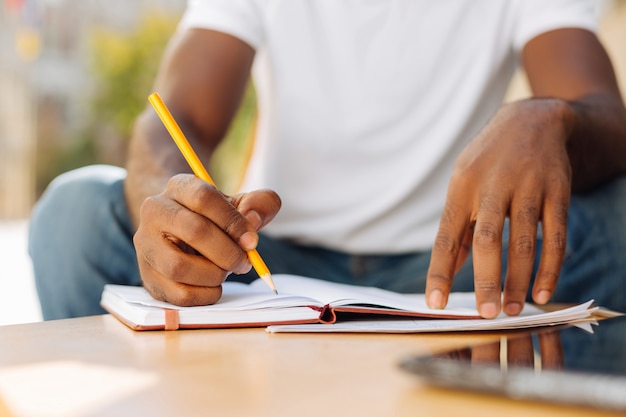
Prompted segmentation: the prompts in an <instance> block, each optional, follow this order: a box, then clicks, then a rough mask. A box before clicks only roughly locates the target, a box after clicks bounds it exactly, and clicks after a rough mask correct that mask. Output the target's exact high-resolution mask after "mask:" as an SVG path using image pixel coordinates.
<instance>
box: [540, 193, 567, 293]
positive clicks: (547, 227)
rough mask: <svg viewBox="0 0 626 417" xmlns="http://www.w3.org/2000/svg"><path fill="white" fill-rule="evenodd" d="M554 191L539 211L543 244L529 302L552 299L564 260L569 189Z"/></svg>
mask: <svg viewBox="0 0 626 417" xmlns="http://www.w3.org/2000/svg"><path fill="white" fill-rule="evenodd" d="M563 188H564V187H560V189H556V190H555V191H554V192H553V193H551V194H550V195H548V196H547V197H546V201H545V207H544V210H543V219H542V231H543V245H542V249H541V260H540V261H539V269H538V270H537V275H536V277H535V284H534V286H533V300H534V301H535V302H536V303H538V304H545V303H547V302H548V301H549V300H550V297H552V293H553V292H554V289H555V287H556V283H557V279H558V277H559V274H560V272H561V265H562V264H563V259H564V258H565V248H566V235H567V212H568V208H569V196H570V194H569V190H564V189H563Z"/></svg>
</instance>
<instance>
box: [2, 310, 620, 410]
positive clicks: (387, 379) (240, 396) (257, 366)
mask: <svg viewBox="0 0 626 417" xmlns="http://www.w3.org/2000/svg"><path fill="white" fill-rule="evenodd" d="M498 338H499V335H496V334H491V335H477V334H473V335H349V334H343V335H342V334H318V335H315V334H312V335H298V334H268V333H266V332H265V331H264V329H233V330H188V331H173V332H133V331H132V330H130V329H128V328H126V327H125V326H123V325H122V324H120V323H119V322H118V321H117V320H116V319H115V318H113V317H112V316H109V315H103V316H94V317H86V318H80V319H70V320H58V321H51V322H43V323H32V324H24V325H13V326H0V416H1V417H5V416H11V417H17V416H23V415H24V416H26V415H28V416H32V417H35V416H64V417H70V416H117V417H122V416H150V417H156V416H208V415H215V416H221V417H225V416H316V417H321V416H342V417H343V416H345V417H348V416H398V417H401V416H464V417H471V416H480V417H485V416H489V415H498V416H507V417H515V416H524V417H526V416H529V415H532V416H533V417H540V416H567V417H576V416H592V415H593V416H599V415H611V414H608V413H602V412H598V411H594V410H584V409H575V408H570V407H560V406H554V405H547V404H539V403H530V402H522V401H514V400H507V399H503V398H496V397H491V396H486V395H477V394H469V393H461V392H456V391H447V390H441V389H435V388H430V387H427V386H425V385H423V384H421V383H420V382H419V381H418V380H417V379H415V378H413V377H411V376H410V375H407V374H405V373H404V372H402V371H401V370H399V368H398V366H397V364H398V361H399V360H400V359H401V358H403V357H405V356H406V355H412V354H416V353H430V352H438V351H442V350H445V349H448V348H461V347H465V346H467V345H469V344H471V343H475V342H482V341H484V342H489V341H494V340H497V339H498Z"/></svg>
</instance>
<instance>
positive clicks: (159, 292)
mask: <svg viewBox="0 0 626 417" xmlns="http://www.w3.org/2000/svg"><path fill="white" fill-rule="evenodd" d="M188 256H191V257H193V256H194V255H188ZM196 258H199V257H197V256H196ZM199 259H200V258H199ZM190 269H192V270H193V269H194V268H190ZM139 272H140V273H141V277H142V282H143V286H144V288H145V289H146V291H148V293H150V295H152V297H154V298H155V299H157V300H161V301H165V302H168V303H171V304H174V305H179V306H185V307H192V306H200V305H209V304H215V303H216V302H217V301H218V300H219V299H220V297H221V296H222V287H221V282H222V281H223V280H224V279H225V278H226V274H225V273H224V272H223V271H222V273H221V275H220V279H219V280H216V283H217V285H215V286H195V285H189V284H185V283H182V282H177V281H172V280H171V279H169V278H168V277H167V276H165V275H163V274H161V273H160V272H159V270H158V269H157V268H153V267H152V265H151V264H149V263H145V262H140V263H139Z"/></svg>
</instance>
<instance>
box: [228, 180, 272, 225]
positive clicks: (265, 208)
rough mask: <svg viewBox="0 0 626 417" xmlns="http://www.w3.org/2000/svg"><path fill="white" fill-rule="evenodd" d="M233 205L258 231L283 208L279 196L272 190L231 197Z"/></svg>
mask: <svg viewBox="0 0 626 417" xmlns="http://www.w3.org/2000/svg"><path fill="white" fill-rule="evenodd" d="M231 199H232V201H231V203H232V204H233V206H235V207H236V208H237V210H238V211H239V212H240V213H241V214H242V215H243V216H244V217H245V218H246V220H248V222H249V223H250V224H251V225H252V227H254V228H255V229H256V230H257V231H259V230H261V229H262V228H263V227H264V226H265V225H267V224H268V223H269V222H270V221H272V219H273V218H274V217H275V216H276V214H277V213H278V211H279V210H280V207H281V200H280V197H279V196H278V194H276V193H275V192H274V191H271V190H256V191H251V192H249V193H241V194H237V195H235V196H233V197H231Z"/></svg>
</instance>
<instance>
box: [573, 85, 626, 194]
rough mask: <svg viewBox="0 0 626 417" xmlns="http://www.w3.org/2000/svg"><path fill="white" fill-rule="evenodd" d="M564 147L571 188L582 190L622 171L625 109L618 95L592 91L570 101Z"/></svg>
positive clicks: (625, 146) (625, 171)
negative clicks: (567, 135) (591, 93)
mask: <svg viewBox="0 0 626 417" xmlns="http://www.w3.org/2000/svg"><path fill="white" fill-rule="evenodd" d="M568 103H569V107H570V109H571V110H572V112H573V116H574V117H573V118H572V129H571V133H570V135H569V137H568V140H567V151H568V155H569V159H570V164H571V166H572V191H573V192H575V193H584V192H587V191H590V190H592V189H593V188H594V187H596V186H598V185H600V184H602V183H604V182H606V181H609V180H611V179H613V178H615V177H617V176H619V175H624V174H626V109H625V108H624V104H623V103H622V101H621V98H619V97H615V96H613V95H610V96H609V95H594V96H588V97H584V98H582V99H580V100H576V101H570V102H568Z"/></svg>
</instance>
